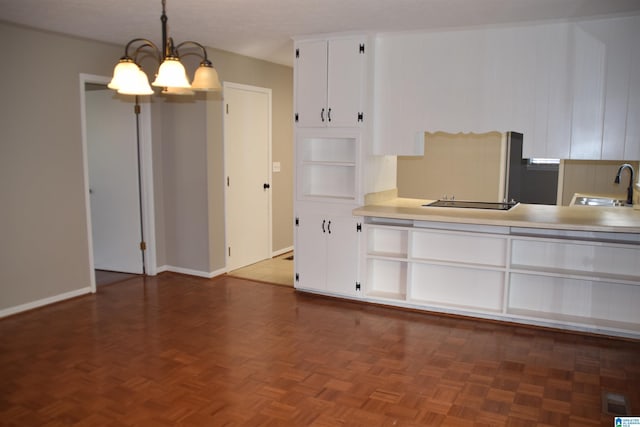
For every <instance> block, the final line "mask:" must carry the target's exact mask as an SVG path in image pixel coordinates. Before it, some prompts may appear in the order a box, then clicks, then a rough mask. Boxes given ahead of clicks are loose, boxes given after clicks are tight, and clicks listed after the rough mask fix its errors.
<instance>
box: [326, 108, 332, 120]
mask: <svg viewBox="0 0 640 427" xmlns="http://www.w3.org/2000/svg"><path fill="white" fill-rule="evenodd" d="M327 119H329V121H331V108H329V110H327Z"/></svg>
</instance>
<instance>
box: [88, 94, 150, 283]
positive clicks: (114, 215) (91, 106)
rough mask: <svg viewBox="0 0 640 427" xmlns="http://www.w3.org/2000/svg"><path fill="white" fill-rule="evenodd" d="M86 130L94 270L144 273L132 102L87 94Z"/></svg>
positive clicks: (102, 95)
mask: <svg viewBox="0 0 640 427" xmlns="http://www.w3.org/2000/svg"><path fill="white" fill-rule="evenodd" d="M85 102H86V126H87V157H88V165H89V186H90V198H91V226H92V237H93V256H94V266H95V268H96V269H98V270H110V271H118V272H125V273H136V274H141V273H142V272H143V259H142V251H141V250H140V242H141V236H142V232H141V221H140V188H139V184H138V146H137V139H136V116H135V114H134V109H133V108H134V106H133V102H123V101H121V100H119V99H115V98H114V93H113V91H111V90H108V89H107V88H106V87H104V89H102V90H87V91H86V93H85Z"/></svg>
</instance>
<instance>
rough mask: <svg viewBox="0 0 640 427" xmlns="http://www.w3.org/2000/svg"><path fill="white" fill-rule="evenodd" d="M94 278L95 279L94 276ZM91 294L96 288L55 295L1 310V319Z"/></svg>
mask: <svg viewBox="0 0 640 427" xmlns="http://www.w3.org/2000/svg"><path fill="white" fill-rule="evenodd" d="M92 277H93V274H92ZM93 282H94V285H95V277H93ZM91 293H95V288H91V287H86V288H80V289H76V290H74V291H70V292H65V293H63V294H58V295H54V296H52V297H48V298H43V299H39V300H37V301H32V302H29V303H26V304H21V305H16V306H14V307H9V308H5V309H3V310H0V318H2V317H7V316H11V315H13V314H18V313H22V312H23V311H28V310H33V309H34V308H39V307H43V306H45V305H49V304H53V303H56V302H60V301H64V300H68V299H71V298H75V297H79V296H81V295H87V294H91Z"/></svg>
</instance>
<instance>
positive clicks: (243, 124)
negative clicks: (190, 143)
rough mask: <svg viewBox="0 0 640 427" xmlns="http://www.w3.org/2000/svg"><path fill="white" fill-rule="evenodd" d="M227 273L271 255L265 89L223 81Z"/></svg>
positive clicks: (267, 93) (267, 97) (267, 96)
mask: <svg viewBox="0 0 640 427" xmlns="http://www.w3.org/2000/svg"><path fill="white" fill-rule="evenodd" d="M224 102H225V112H224V132H225V134H224V135H225V136H224V140H225V142H224V144H225V167H226V172H227V174H226V175H227V182H226V233H227V239H226V240H227V269H228V270H234V269H237V268H240V267H244V266H246V265H249V264H253V263H256V262H258V261H262V260H265V259H267V258H270V257H271V189H270V183H271V171H270V162H271V159H270V154H271V90H270V89H264V88H256V87H252V86H245V85H236V84H232V83H225V85H224Z"/></svg>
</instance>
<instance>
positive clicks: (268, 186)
mask: <svg viewBox="0 0 640 427" xmlns="http://www.w3.org/2000/svg"><path fill="white" fill-rule="evenodd" d="M262 188H264V189H265V190H266V189H267V188H271V185H269V183H267V182H265V183H264V184H262Z"/></svg>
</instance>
